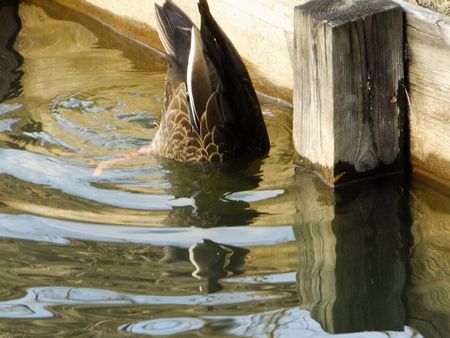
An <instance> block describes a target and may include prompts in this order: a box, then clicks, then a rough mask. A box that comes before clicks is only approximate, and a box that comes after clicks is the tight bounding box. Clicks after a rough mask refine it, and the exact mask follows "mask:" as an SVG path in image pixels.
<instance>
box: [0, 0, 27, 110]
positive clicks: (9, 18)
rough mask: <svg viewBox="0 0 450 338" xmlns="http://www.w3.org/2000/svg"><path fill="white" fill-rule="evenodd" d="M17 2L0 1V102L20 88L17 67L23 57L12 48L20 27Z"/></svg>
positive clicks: (15, 94)
mask: <svg viewBox="0 0 450 338" xmlns="http://www.w3.org/2000/svg"><path fill="white" fill-rule="evenodd" d="M18 2H19V1H12V0H6V1H1V2H0V102H3V101H4V100H6V99H9V98H13V97H16V96H17V95H18V94H19V93H20V90H21V84H20V78H21V77H22V74H23V72H22V71H20V70H18V68H19V66H20V65H21V64H22V63H23V58H22V56H21V55H20V54H19V53H18V52H17V51H16V50H15V49H14V48H13V44H14V41H15V40H16V37H17V34H18V33H19V30H20V28H21V23H20V18H19V16H18V6H19V4H18ZM1 113H2V111H1V109H0V114H1Z"/></svg>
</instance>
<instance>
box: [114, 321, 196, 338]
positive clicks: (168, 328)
mask: <svg viewBox="0 0 450 338" xmlns="http://www.w3.org/2000/svg"><path fill="white" fill-rule="evenodd" d="M204 325H205V321H204V320H202V319H198V318H190V317H178V318H160V319H153V320H147V321H143V322H139V323H135V324H126V325H122V326H121V327H119V331H126V332H131V333H136V334H145V335H151V336H171V335H174V334H178V333H182V332H188V331H194V330H198V329H201V328H202V327H203V326H204Z"/></svg>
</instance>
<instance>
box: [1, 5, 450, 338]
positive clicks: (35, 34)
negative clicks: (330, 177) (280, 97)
mask: <svg viewBox="0 0 450 338" xmlns="http://www.w3.org/2000/svg"><path fill="white" fill-rule="evenodd" d="M9 3H13V1H11V2H9ZM19 13H20V19H21V24H22V28H21V29H20V31H19V27H17V20H16V18H15V15H14V11H13V10H12V9H11V7H9V6H8V5H7V4H6V3H3V2H2V3H1V4H0V18H2V20H1V23H0V24H1V25H2V27H0V42H1V43H0V53H1V56H2V58H0V60H1V61H0V68H1V70H2V71H1V75H0V77H1V83H0V98H1V103H0V253H1V256H0V266H1V271H2V278H1V279H0V337H116V336H117V337H139V336H142V337H144V336H169V337H171V336H177V337H178V336H180V337H196V336H206V337H212V336H214V337H333V336H339V337H364V338H365V337H386V336H388V337H396V338H398V337H401V338H405V337H421V336H423V337H448V336H449V332H450V325H449V322H450V320H449V319H450V311H449V309H450V306H449V305H450V291H449V290H450V265H449V262H450V260H449V258H450V256H449V255H450V245H449V244H448V243H450V241H449V239H450V194H449V193H448V190H446V189H440V188H439V187H435V186H433V185H432V183H430V182H427V181H426V180H425V179H423V178H417V177H414V178H413V179H412V182H411V183H410V184H405V183H404V182H403V181H404V180H403V179H402V178H401V177H392V178H384V179H382V180H379V181H376V182H368V183H366V184H365V185H358V187H357V188H358V189H353V188H348V189H345V190H342V191H339V192H338V193H333V192H332V191H331V190H329V189H327V188H325V187H324V186H323V184H322V183H321V182H320V180H318V179H317V177H315V176H314V175H311V174H309V173H304V172H299V171H297V172H296V170H295V167H294V165H293V164H292V156H293V153H292V148H293V147H292V143H291V129H290V128H291V127H290V126H291V114H292V112H291V108H290V107H289V106H288V105H285V104H283V103H277V102H274V101H271V100H268V99H265V98H261V102H262V107H263V111H264V117H265V119H266V123H267V127H268V131H269V134H270V137H271V142H272V149H271V151H270V153H269V155H268V156H267V157H266V158H264V159H261V160H259V161H255V162H253V163H251V164H249V165H248V166H247V167H245V168H240V169H239V170H238V169H234V170H233V169H217V170H216V169H214V170H200V169H199V168H195V167H194V168H193V167H189V166H186V165H181V164H176V163H172V162H170V161H167V160H163V159H160V158H156V157H151V156H142V157H139V158H137V159H134V160H132V161H123V162H120V163H116V164H115V165H113V166H112V167H110V168H108V169H106V170H105V171H104V172H103V173H102V175H101V176H100V177H95V176H93V171H94V168H95V166H96V165H97V164H98V163H100V162H101V161H105V160H110V159H114V158H116V156H117V155H118V154H121V153H126V152H128V151H132V150H136V149H138V148H139V147H141V146H144V145H147V144H148V143H149V142H150V140H151V139H152V138H153V136H154V134H155V131H156V128H157V123H158V121H159V116H160V111H161V108H162V93H163V88H164V78H165V65H164V62H163V60H162V59H161V58H160V56H158V54H155V53H152V52H151V51H150V50H147V49H144V48H142V47H139V46H136V45H133V44H131V43H127V42H126V41H124V40H123V39H121V38H120V37H118V36H116V35H114V34H113V33H112V32H110V31H109V30H108V29H106V28H104V27H102V26H101V25H99V24H97V23H95V22H93V21H91V20H89V19H87V18H85V17H82V16H79V15H77V14H76V13H73V12H70V11H68V10H64V9H63V8H60V7H58V6H56V5H55V4H51V5H48V4H47V5H46V2H42V4H41V3H40V2H39V1H27V2H22V3H21V5H20V11H19ZM16 35H17V36H16ZM12 43H13V44H12ZM369 331H370V332H369ZM350 332H353V333H350ZM338 333H339V334H340V335H338Z"/></svg>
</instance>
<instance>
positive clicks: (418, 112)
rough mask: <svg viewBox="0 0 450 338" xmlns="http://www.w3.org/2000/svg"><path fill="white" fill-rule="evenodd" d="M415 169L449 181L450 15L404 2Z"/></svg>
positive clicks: (412, 157) (412, 147)
mask: <svg viewBox="0 0 450 338" xmlns="http://www.w3.org/2000/svg"><path fill="white" fill-rule="evenodd" d="M402 5H403V6H404V9H405V11H406V23H407V30H406V33H407V43H408V56H409V96H410V107H409V108H410V109H409V124H410V144H411V160H412V164H413V169H414V170H417V171H420V172H422V173H424V174H427V175H428V176H430V175H432V176H435V177H436V178H437V179H438V180H440V181H444V182H446V183H447V184H450V132H449V131H450V18H449V17H446V16H444V15H440V14H438V13H435V12H432V11H430V10H427V9H423V8H421V7H418V6H413V5H409V4H405V3H403V2H402Z"/></svg>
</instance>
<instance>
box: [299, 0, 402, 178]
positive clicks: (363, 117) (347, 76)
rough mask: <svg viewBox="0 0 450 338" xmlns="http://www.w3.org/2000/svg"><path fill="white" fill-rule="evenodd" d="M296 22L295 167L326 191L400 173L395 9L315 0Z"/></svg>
mask: <svg viewBox="0 0 450 338" xmlns="http://www.w3.org/2000/svg"><path fill="white" fill-rule="evenodd" d="M294 18H295V20H294V39H295V40H294V49H295V60H294V130H293V135H294V145H295V149H296V151H297V154H298V155H299V156H298V163H299V164H301V165H303V166H305V167H308V168H310V169H313V170H315V171H317V172H318V173H319V174H320V175H321V177H322V178H323V179H324V180H325V181H326V182H327V183H328V184H330V185H336V184H340V183H345V182H349V181H352V180H355V179H360V178H362V177H367V176H373V175H378V174H383V173H389V172H395V171H401V170H402V168H403V143H404V118H405V99H404V88H403V81H404V62H403V59H404V31H403V12H402V9H401V7H400V6H399V5H397V4H396V3H394V2H392V1H387V0H381V1H371V0H359V1H344V0H314V1H310V2H308V3H306V4H304V5H301V6H298V7H296V8H295V15H294Z"/></svg>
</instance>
